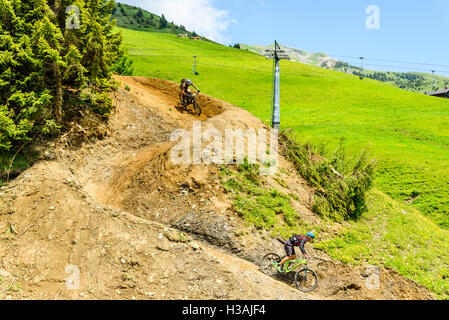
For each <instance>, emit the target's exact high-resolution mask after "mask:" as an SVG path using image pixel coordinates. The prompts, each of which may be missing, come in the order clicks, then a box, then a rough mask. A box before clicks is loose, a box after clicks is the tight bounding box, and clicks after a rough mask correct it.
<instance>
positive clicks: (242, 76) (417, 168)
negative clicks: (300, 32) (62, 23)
mask: <svg viewBox="0 0 449 320" xmlns="http://www.w3.org/2000/svg"><path fill="white" fill-rule="evenodd" d="M123 32H124V41H125V46H126V47H127V48H128V50H129V53H130V55H131V56H132V58H133V60H134V61H135V67H136V68H135V69H136V70H137V74H138V75H142V76H153V77H158V78H164V79H168V80H174V81H179V80H180V79H181V78H184V77H189V78H192V80H193V81H194V82H195V83H196V84H197V85H199V86H200V87H201V90H202V91H203V92H207V93H208V94H211V95H213V96H216V97H217V98H220V99H223V100H226V101H229V102H231V103H233V104H235V105H237V106H240V107H242V108H244V109H246V110H248V111H250V112H251V113H253V114H254V115H256V116H257V117H259V118H260V119H262V120H264V121H269V119H270V99H271V86H272V84H271V82H272V75H271V72H272V62H271V60H267V59H265V58H263V57H260V56H258V55H256V54H253V53H250V52H248V51H244V50H238V49H234V48H228V47H225V46H221V45H217V44H214V43H209V42H204V41H194V40H189V39H178V38H177V37H176V36H174V35H169V34H157V33H145V32H137V31H132V30H123ZM193 55H197V56H198V67H197V71H198V72H199V73H200V75H199V76H194V75H193V74H192V66H193V57H192V56H193ZM281 122H282V124H281V125H282V127H283V128H288V127H290V128H293V129H294V130H295V132H296V133H297V136H298V137H299V138H300V139H301V140H302V141H311V142H314V143H319V142H326V143H329V144H331V145H337V143H338V141H339V139H340V138H341V137H345V138H346V141H347V143H348V151H349V152H351V153H353V154H355V153H358V152H360V150H362V149H363V148H366V147H368V148H369V150H370V151H371V153H372V154H373V155H374V156H375V157H376V159H377V160H378V166H379V171H378V177H377V180H376V183H377V187H378V188H379V189H380V190H382V191H384V192H385V193H387V194H388V195H390V196H391V197H393V198H394V199H396V200H400V201H405V200H407V199H410V198H412V197H413V198H414V197H415V196H418V197H417V198H416V199H414V200H413V206H414V207H415V208H417V209H419V210H420V211H421V212H423V213H425V214H427V215H428V216H429V217H430V218H432V219H433V220H434V221H435V222H437V223H438V224H440V225H441V226H444V227H446V228H449V170H448V169H449V128H448V126H447V124H448V122H449V100H445V99H440V98H432V97H427V96H425V95H422V94H417V93H411V92H406V91H403V90H400V89H397V88H394V87H392V86H390V85H387V84H384V83H381V82H378V81H373V80H370V79H365V80H363V81H362V80H360V79H359V78H358V77H355V76H351V75H348V74H344V73H340V72H333V71H328V70H323V69H320V68H315V67H311V66H307V65H304V64H300V63H296V62H290V61H282V62H281Z"/></svg>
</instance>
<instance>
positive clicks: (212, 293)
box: [0, 77, 434, 299]
mask: <svg viewBox="0 0 449 320" xmlns="http://www.w3.org/2000/svg"><path fill="white" fill-rule="evenodd" d="M118 80H120V81H121V82H122V86H121V88H120V89H119V90H118V91H117V92H115V93H114V94H113V98H114V103H115V109H114V112H113V114H112V116H111V118H110V120H109V122H108V124H107V125H102V126H101V127H100V130H99V131H96V132H91V131H89V129H88V126H85V125H84V124H83V123H80V124H78V125H74V126H73V130H71V131H70V132H69V133H68V134H66V135H65V136H63V137H61V138H60V139H59V140H58V141H57V142H55V143H53V144H52V145H51V146H50V148H47V150H45V152H43V158H42V160H41V161H40V162H38V163H37V164H35V165H34V166H33V167H32V168H30V169H28V170H27V171H25V172H24V173H22V174H21V175H20V176H19V177H18V178H16V179H15V180H13V181H12V182H10V183H9V184H8V185H6V186H4V187H2V188H1V190H0V299H433V298H434V297H433V295H432V294H431V293H430V292H429V291H428V290H427V289H425V288H423V287H421V286H419V285H417V284H416V283H414V282H413V281H411V280H409V279H406V278H404V277H402V276H400V275H399V274H397V273H396V272H393V271H391V270H387V269H384V268H382V269H381V270H380V286H379V288H378V289H372V290H370V289H369V288H368V287H367V285H366V284H367V279H369V274H368V273H367V272H366V266H362V267H357V268H351V267H349V266H345V265H344V264H342V263H340V262H336V261H332V260H331V259H330V258H329V257H328V256H326V255H325V254H324V253H323V252H321V251H318V250H314V249H313V248H311V249H310V250H311V252H310V254H311V255H312V257H314V258H315V259H314V260H313V261H314V263H313V264H312V267H313V268H314V269H316V270H317V272H318V275H319V278H320V284H319V287H318V289H317V290H316V291H315V292H313V294H305V293H301V292H299V291H298V290H296V289H295V287H294V286H293V285H292V283H291V282H289V281H288V279H274V278H271V277H268V276H265V275H264V274H263V273H261V272H260V271H259V269H258V266H257V264H258V262H259V260H260V258H261V257H262V256H263V255H264V254H266V253H268V252H271V251H275V252H279V253H280V254H282V252H283V248H282V245H281V243H279V241H277V240H264V239H268V237H267V236H266V235H264V234H260V233H259V232H256V230H253V229H252V228H251V227H248V225H247V224H245V222H244V221H242V220H241V219H240V218H239V217H238V216H237V215H236V214H235V213H234V212H233V210H232V204H231V200H230V199H229V198H228V196H227V195H226V193H225V192H224V190H223V188H222V187H221V184H220V181H219V178H218V176H217V174H218V172H219V167H217V166H215V165H205V164H199V165H187V164H186V165H175V164H173V163H172V162H171V161H170V159H169V154H170V150H171V149H172V148H173V146H174V144H175V142H171V141H170V135H171V133H172V132H173V131H174V130H177V129H185V130H187V131H191V130H192V126H193V122H194V121H202V126H203V130H207V129H208V128H209V129H210V128H215V129H216V130H218V131H220V132H224V130H225V129H238V128H240V129H248V128H255V129H257V128H264V127H265V126H264V124H263V123H262V122H261V121H260V120H258V119H256V118H255V117H253V116H252V115H250V114H249V113H248V112H246V111H244V110H242V109H239V108H237V107H234V106H232V105H230V104H228V103H225V102H222V101H219V100H217V99H214V98H212V97H209V96H207V95H201V97H200V99H199V101H200V104H201V106H202V109H203V113H202V115H201V116H200V117H197V116H195V115H194V114H193V113H192V112H191V111H190V109H189V110H185V109H183V108H180V107H179V106H178V103H177V102H178V91H177V84H175V83H172V82H168V81H163V80H158V79H148V78H139V77H132V78H127V77H119V78H118ZM126 86H127V87H126ZM125 87H126V89H125ZM279 166H280V167H281V168H283V169H284V170H282V171H283V172H287V173H288V175H286V174H282V175H281V178H282V179H283V180H284V181H286V183H287V185H288V186H289V189H290V190H284V189H283V187H282V186H280V185H278V184H277V182H276V181H275V180H274V179H272V178H271V177H269V176H268V177H266V180H267V183H269V184H272V185H273V187H276V188H278V189H279V190H281V191H284V192H289V193H291V192H295V193H296V194H297V198H298V199H299V200H297V201H296V200H295V201H294V200H292V201H293V203H292V204H293V206H294V207H295V208H296V210H297V211H298V213H299V214H300V216H301V219H304V220H305V221H307V222H309V223H312V224H313V222H314V221H317V219H318V218H317V217H316V216H315V215H314V214H313V213H312V212H311V211H310V209H309V208H310V199H311V190H310V189H309V188H308V187H307V184H306V183H305V182H304V181H303V180H301V179H300V178H299V177H298V176H296V175H295V173H294V170H292V168H291V167H290V164H289V163H288V162H286V161H285V160H284V159H282V158H281V159H280V161H279ZM242 230H244V231H246V232H243V233H242V232H241V231H242ZM237 235H239V236H237ZM371 288H372V287H371Z"/></svg>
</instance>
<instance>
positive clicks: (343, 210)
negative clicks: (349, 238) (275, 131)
mask: <svg viewBox="0 0 449 320" xmlns="http://www.w3.org/2000/svg"><path fill="white" fill-rule="evenodd" d="M280 151H281V153H282V154H283V155H284V156H285V157H286V158H287V159H289V160H290V161H291V162H292V163H293V164H294V165H295V168H296V170H297V171H298V173H299V174H300V175H301V176H302V177H303V178H304V179H306V180H307V181H308V182H309V184H310V186H312V187H313V188H314V189H315V200H314V204H313V208H312V209H313V211H314V212H315V213H317V214H318V215H320V216H322V217H324V216H327V217H330V218H332V219H334V220H341V219H357V218H358V217H359V216H360V215H361V214H362V213H363V212H364V211H365V210H366V193H367V192H368V191H369V190H370V189H371V187H372V185H373V181H374V169H375V166H374V162H373V161H372V160H368V156H367V153H366V151H363V152H362V153H361V154H360V156H359V157H358V158H356V159H346V152H345V146H344V139H342V140H341V142H340V145H339V147H338V148H337V149H336V150H335V151H334V152H333V153H332V154H330V155H329V156H328V157H327V158H326V157H325V156H326V154H325V152H324V148H323V147H322V146H321V147H320V148H318V147H315V146H312V145H310V144H300V143H299V142H298V141H296V139H295V137H294V136H293V134H292V132H291V131H283V132H281V134H280Z"/></svg>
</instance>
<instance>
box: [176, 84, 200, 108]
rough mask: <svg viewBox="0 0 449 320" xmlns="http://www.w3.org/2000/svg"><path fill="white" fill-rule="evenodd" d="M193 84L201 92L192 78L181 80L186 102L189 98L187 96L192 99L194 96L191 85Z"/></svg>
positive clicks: (183, 96)
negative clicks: (190, 88)
mask: <svg viewBox="0 0 449 320" xmlns="http://www.w3.org/2000/svg"><path fill="white" fill-rule="evenodd" d="M190 86H192V87H194V88H195V90H196V91H197V92H198V93H200V92H201V91H200V90H198V88H197V87H196V86H195V85H194V84H193V83H192V80H190V79H182V80H181V85H180V88H181V93H182V99H183V101H184V103H187V102H188V100H186V98H188V99H190V98H191V97H192V92H190V90H189V87H190Z"/></svg>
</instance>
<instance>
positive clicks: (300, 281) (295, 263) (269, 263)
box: [260, 253, 318, 292]
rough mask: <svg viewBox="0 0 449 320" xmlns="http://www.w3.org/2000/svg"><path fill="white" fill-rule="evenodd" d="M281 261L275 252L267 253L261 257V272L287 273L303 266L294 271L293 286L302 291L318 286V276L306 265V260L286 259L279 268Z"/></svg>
mask: <svg viewBox="0 0 449 320" xmlns="http://www.w3.org/2000/svg"><path fill="white" fill-rule="evenodd" d="M281 261H282V259H281V257H280V256H279V255H278V254H276V253H269V254H267V255H266V256H265V257H263V259H262V261H261V263H260V269H261V270H262V272H263V273H265V274H266V275H269V276H275V275H277V274H288V273H291V272H293V271H295V270H297V269H298V268H299V267H303V268H302V269H301V270H299V271H296V274H295V276H294V280H295V286H296V288H298V290H300V291H302V292H311V291H313V290H315V289H316V287H317V286H318V276H317V274H316V272H315V271H313V270H312V269H309V267H308V266H307V260H303V259H297V260H290V261H287V262H286V263H285V264H284V266H283V267H285V269H284V270H281V268H280V265H279V263H280V262H281Z"/></svg>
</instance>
